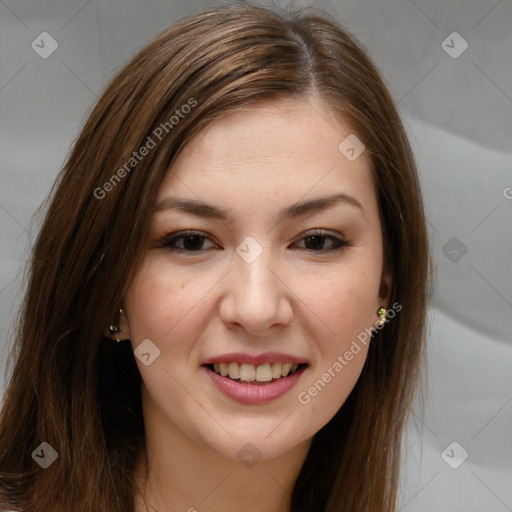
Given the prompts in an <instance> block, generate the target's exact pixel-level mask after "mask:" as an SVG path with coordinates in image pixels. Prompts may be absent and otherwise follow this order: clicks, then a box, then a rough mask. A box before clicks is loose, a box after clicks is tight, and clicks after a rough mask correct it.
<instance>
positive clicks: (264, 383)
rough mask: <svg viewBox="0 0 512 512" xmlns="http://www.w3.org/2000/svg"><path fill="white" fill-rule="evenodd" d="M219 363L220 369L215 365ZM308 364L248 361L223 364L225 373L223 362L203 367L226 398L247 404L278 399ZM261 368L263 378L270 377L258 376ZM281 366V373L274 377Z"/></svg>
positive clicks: (291, 386) (294, 384)
mask: <svg viewBox="0 0 512 512" xmlns="http://www.w3.org/2000/svg"><path fill="white" fill-rule="evenodd" d="M217 364H218V368H215V367H216V366H217ZM279 367H281V368H279ZM307 367H308V365H307V364H297V363H295V364H293V363H273V364H270V363H264V364H262V365H259V366H258V367H255V365H252V364H249V363H242V364H239V363H222V372H224V373H225V372H226V371H227V373H226V375H222V373H221V367H220V363H215V364H213V363H212V364H206V365H203V366H202V367H201V369H202V370H203V371H204V372H205V373H206V375H207V376H208V377H209V379H210V382H212V383H213V385H214V387H215V389H216V390H218V391H220V392H221V393H222V394H223V395H225V396H226V397H228V398H230V399H231V400H234V401H235V402H238V403H241V404H244V405H261V404H266V403H269V402H272V401H274V400H277V399H278V398H280V397H281V396H283V395H285V394H286V393H288V392H289V391H290V390H291V389H293V388H294V387H295V386H296V385H297V383H298V382H299V379H300V378H301V377H302V374H303V373H304V371H305V370H306V368H307ZM259 368H263V369H262V370H259V375H260V378H265V379H267V380H258V379H257V375H258V369H259ZM292 368H294V370H293V371H292ZM278 369H280V373H281V374H280V376H279V377H273V375H274V371H275V374H276V375H277V371H278ZM237 372H238V373H237ZM284 374H286V375H284ZM231 375H232V376H233V377H231ZM237 375H238V377H237V378H235V377H236V376H237ZM269 376H270V379H269ZM241 377H243V379H242V378H241Z"/></svg>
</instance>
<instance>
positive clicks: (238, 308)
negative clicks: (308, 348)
mask: <svg viewBox="0 0 512 512" xmlns="http://www.w3.org/2000/svg"><path fill="white" fill-rule="evenodd" d="M269 253H270V251H268V250H264V251H263V253H262V254H261V255H260V256H259V257H258V258H257V259H256V260H255V261H253V262H252V263H247V262H246V261H245V260H244V259H243V258H241V257H239V256H238V255H236V256H235V260H234V268H232V270H231V272H229V273H228V275H227V276H226V278H227V280H226V287H227V288H226V289H225V290H226V292H225V294H224V296H223V299H222V302H221V304H220V311H219V314H220V318H221V320H222V321H223V322H224V323H225V324H235V325H238V326H241V327H243V328H244V329H245V330H246V331H247V332H249V333H251V334H262V333H264V332H265V331H267V330H268V329H270V328H271V327H277V326H281V327H283V326H285V325H287V324H288V323H289V322H290V321H291V319H292V316H293V310H292V305H291V296H292V294H293V292H292V291H291V290H290V289H289V288H288V286H287V283H286V279H285V276H284V275H283V272H280V271H279V265H277V264H276V262H275V261H274V262H272V261H271V258H270V257H267V254H269Z"/></svg>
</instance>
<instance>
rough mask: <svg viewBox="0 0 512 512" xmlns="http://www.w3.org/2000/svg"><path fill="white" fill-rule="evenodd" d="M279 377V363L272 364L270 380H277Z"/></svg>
mask: <svg viewBox="0 0 512 512" xmlns="http://www.w3.org/2000/svg"><path fill="white" fill-rule="evenodd" d="M279 377H281V363H274V364H273V365H272V378H273V379H279Z"/></svg>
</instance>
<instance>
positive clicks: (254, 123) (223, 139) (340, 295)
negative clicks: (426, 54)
mask: <svg viewBox="0 0 512 512" xmlns="http://www.w3.org/2000/svg"><path fill="white" fill-rule="evenodd" d="M326 120H329V123H328V122H326ZM333 123H334V121H333V118H332V116H331V115H330V113H329V112H328V110H327V108H326V107H325V106H324V105H323V104H322V103H321V102H320V101H319V100H316V99H313V98H310V99H308V101H305V100H302V101H299V100H279V101H276V102H272V103H266V104H262V105H258V106H255V107H254V106H253V107H250V108H248V109H247V110H244V111H241V112H237V113H234V114H230V115H229V116H226V117H224V118H222V119H220V120H218V121H216V122H214V123H213V124H211V125H210V126H208V127H207V128H206V129H205V130H203V131H202V132H201V133H199V134H198V135H197V136H196V137H195V138H194V139H193V140H191V141H190V142H189V144H188V145H187V146H186V148H185V149H184V150H183V152H182V153H181V154H180V156H179V157H178V159H177V160H176V162H175V164H174V165H173V167H172V168H171V170H170V172H168V174H167V176H166V178H165V179H164V181H163V183H162V185H161V187H160V190H159V191H158V194H157V197H156V200H155V205H157V204H161V205H162V202H163V201H164V200H166V199H168V198H170V197H171V196H173V197H180V198H186V199H191V200H200V201H202V202H205V203H208V204H211V205H213V206H215V207H217V208H222V209H227V210H229V213H230V216H231V217H232V218H230V219H227V220H220V219H215V218H200V217H198V216H194V215H191V214H188V213H185V212H183V211H178V210H176V209H159V210H157V211H155V212H154V214H153V218H152V225H151V232H150V233H149V234H148V250H147V252H146V255H145V258H144V261H143V263H142V265H141V266H140V268H139V269H138V272H137V274H136V276H135V279H134V281H133V282H132V283H131V284H130V287H129V289H128V292H127V294H126V297H125V303H124V308H125V315H123V317H122V323H121V328H122V329H123V330H124V331H125V332H126V333H127V334H126V337H127V338H129V339H130V340H131V342H132V345H133V347H134V348H136V347H137V346H138V345H139V344H140V343H141V342H142V341H143V340H146V339H149V340H151V342H152V343H153V344H154V345H155V346H156V347H158V349H159V350H160V355H159V357H157V358H156V359H155V360H154V362H152V363H151V364H150V365H148V366H146V365H144V364H142V362H141V361H140V360H138V359H137V364H138V366H139V369H140V372H141V375H142V379H143V386H142V399H143V413H144V422H145V428H146V447H147V455H148V460H149V463H150V467H149V471H148V472H146V471H145V465H144V458H143V457H142V456H141V458H140V460H139V463H138V465H137V473H138V475H139V477H138V485H139V489H140V492H136V494H135V501H136V504H135V510H136V512H143V511H146V510H150V511H153V510H157V511H159V512H175V511H190V512H193V511H194V510H197V511H198V512H220V511H222V512H234V511H239V510H245V511H248V512H283V511H286V510H288V507H289V505H290V499H291V491H292V489H293V485H294V482H295V480H296V478H297V476H298V474H299V472H300V469H301V466H302V464H303V462H304V459H305V457H306V455H307V452H308V449H309V447H310V444H311V440H312V437H313V435H314V434H315V433H316V432H318V431H319V430H320V429H321V428H322V427H323V426H324V425H325V424H326V423H328V422H329V420H330V419H331V418H332V417H333V416H334V414H335V413H336V412H337V411H338V410H339V408H340V407H341V405H342V404H343V403H344V401H345V400H346V398H347V396H348V395H349V393H350V391H351V390H352V389H353V387H354V385H355V383H356V382H357V379H358V378H359V375H360V373H361V370H362V367H363V365H364V362H365V359H366V354H367V350H368V347H367V346H362V350H360V351H359V352H358V353H357V354H356V355H354V357H353V358H352V359H351V360H350V361H347V364H346V365H345V366H344V367H343V370H342V371H339V372H338V373H336V374H335V376H334V377H332V379H331V380H330V382H329V383H328V384H327V385H326V386H325V387H324V388H323V389H322V390H321V391H320V392H318V393H317V394H316V395H315V396H313V397H311V399H310V401H309V402H308V403H301V402H300V401H299V400H298V396H299V393H300V392H306V391H307V390H308V389H309V388H310V387H311V386H312V385H313V384H314V383H315V381H317V380H318V379H319V378H320V377H321V375H322V374H323V373H324V372H326V371H327V370H328V369H329V368H331V374H332V366H333V363H335V362H336V361H337V358H338V356H340V355H343V354H344V353H345V352H346V351H347V350H348V349H349V348H350V346H351V344H352V342H353V340H355V339H356V338H357V336H358V334H360V333H361V332H362V331H364V329H365V328H368V327H371V326H374V325H375V322H376V321H377V320H378V316H377V310H378V309H379V308H380V307H387V306H388V301H389V296H388V290H389V287H390V284H391V278H390V276H389V275H388V274H387V273H385V272H384V270H383V243H382V234H381V224H380V218H379V211H378V203H377V197H376V192H375V188H374V185H373V183H372V179H371V174H370V160H369V157H368V155H367V154H366V153H363V154H362V155H361V156H359V157H358V158H357V159H355V160H354V161H350V160H349V159H347V158H346V157H345V156H344V154H342V153H341V152H340V151H339V150H338V146H339V144H340V142H341V141H343V140H344V139H345V137H347V135H349V134H350V133H352V131H351V129H350V127H349V126H348V124H347V123H346V122H345V121H344V120H343V119H339V118H337V120H336V124H333ZM333 194H345V195H346V196H350V198H349V199H348V200H344V201H340V202H336V203H333V204H332V205H331V206H329V207H327V208H324V209H321V210H318V211H312V212H309V213H306V214H303V215H300V216H298V217H294V218H279V217H278V213H279V211H280V210H281V209H283V208H286V207H289V206H291V205H292V204H294V203H296V202H303V201H307V200H311V199H314V198H322V197H326V196H331V195H333ZM356 203H359V205H360V206H357V204H356ZM315 229H320V230H322V231H325V232H326V234H325V235H323V237H321V238H320V239H319V238H316V239H315V241H314V242H313V243H311V242H312V240H311V238H308V237H311V236H312V235H315V233H314V232H312V230H315ZM185 230H187V231H189V230H193V231H194V234H197V236H198V237H199V240H198V239H194V240H193V242H194V247H193V249H194V248H195V247H198V248H199V249H194V250H190V245H184V244H185V240H184V239H183V238H182V239H176V240H174V241H173V242H172V245H170V246H169V245H168V246H163V244H162V240H163V239H165V238H167V240H170V238H172V237H169V235H171V234H172V235H173V236H176V234H178V233H182V232H183V231H185ZM249 236H250V237H252V238H253V239H254V240H255V241H256V242H257V244H259V246H260V247H261V250H262V253H261V255H259V257H258V258H257V259H255V260H254V261H252V262H251V263H248V262H247V261H246V260H244V259H243V258H242V257H240V256H239V254H237V252H236V248H237V247H238V246H239V245H240V244H241V243H242V242H243V241H244V240H245V239H246V238H247V237H249ZM316 236H317V237H318V235H316ZM201 237H204V238H201ZM331 237H335V238H334V239H333V238H331ZM201 240H202V243H201ZM336 240H341V241H345V242H347V244H348V245H346V246H343V245H342V246H341V247H340V248H338V249H336V250H330V251H329V250H328V249H330V248H332V247H335V246H336ZM172 247H174V248H175V250H172ZM179 249H181V251H180V250H179ZM267 351H277V352H284V353H287V354H292V355H295V356H298V357H301V358H303V359H305V360H306V361H307V363H308V367H307V368H306V370H305V372H304V373H303V374H302V376H301V377H300V380H299V382H298V384H297V385H296V386H295V387H294V388H293V389H292V390H291V391H289V392H288V393H286V394H285V395H283V396H281V397H279V398H277V399H276V400H274V401H272V402H270V403H267V404H258V405H244V404H241V403H238V402H237V401H235V400H233V399H231V398H228V397H227V396H225V395H224V394H222V393H221V392H219V391H218V390H217V389H216V388H215V387H214V386H213V384H212V382H211V380H210V378H209V377H208V376H207V375H206V373H205V371H204V368H202V361H204V360H206V359H207V358H210V357H213V356H218V355H220V354H225V353H229V352H248V353H250V354H253V355H254V354H260V353H262V352H267ZM247 443H251V445H254V446H255V447H256V448H257V451H255V452H254V456H255V458H256V459H257V462H256V464H254V465H252V466H251V467H248V465H247V464H246V463H244V462H243V461H241V460H240V457H239V455H238V452H239V450H240V449H242V448H243V447H244V446H248V445H247ZM251 449H252V448H251ZM141 493H142V494H143V495H144V496H145V497H146V501H147V504H148V506H147V508H146V505H145V504H144V501H143V500H142V498H141Z"/></svg>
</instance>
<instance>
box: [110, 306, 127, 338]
mask: <svg viewBox="0 0 512 512" xmlns="http://www.w3.org/2000/svg"><path fill="white" fill-rule="evenodd" d="M119 313H121V315H122V314H123V313H124V311H123V309H119ZM108 331H109V332H110V334H112V336H115V339H116V341H117V342H118V343H119V342H120V341H121V340H120V339H119V336H117V333H118V332H121V328H120V327H119V326H118V325H116V324H111V325H109V326H108Z"/></svg>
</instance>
